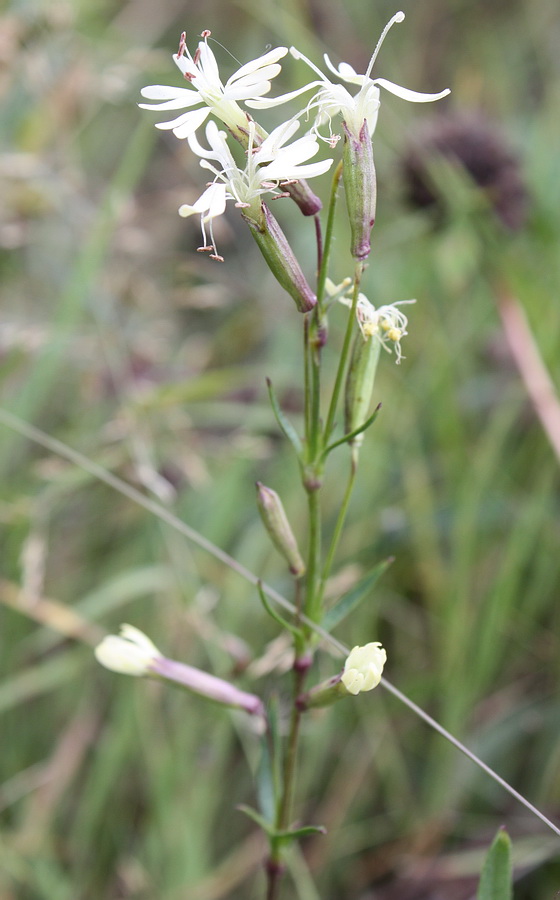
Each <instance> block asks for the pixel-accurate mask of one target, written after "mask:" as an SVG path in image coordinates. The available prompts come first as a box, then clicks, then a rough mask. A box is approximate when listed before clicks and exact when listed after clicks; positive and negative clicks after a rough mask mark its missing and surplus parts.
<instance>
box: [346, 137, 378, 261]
mask: <svg viewBox="0 0 560 900" xmlns="http://www.w3.org/2000/svg"><path fill="white" fill-rule="evenodd" d="M343 125H344V148H343V153H342V160H343V169H342V176H343V179H344V191H345V193H346V206H347V208H348V217H349V220H350V232H351V246H350V252H351V253H352V256H354V257H355V258H356V259H360V260H362V259H367V257H368V256H369V254H370V251H371V229H372V228H373V223H374V222H375V207H376V201H377V181H376V177H375V166H374V163H373V148H372V146H371V137H370V133H369V128H368V124H367V121H366V120H365V119H364V122H363V125H362V127H361V129H360V134H359V136H358V137H357V136H356V135H355V134H354V132H352V131H350V130H349V129H348V128H347V127H346V123H343Z"/></svg>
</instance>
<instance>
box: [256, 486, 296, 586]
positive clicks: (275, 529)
mask: <svg viewBox="0 0 560 900" xmlns="http://www.w3.org/2000/svg"><path fill="white" fill-rule="evenodd" d="M257 507H258V510H259V513H260V516H261V519H262V520H263V524H264V527H265V528H266V530H267V531H268V533H269V535H270V539H271V540H272V543H273V544H274V546H275V547H276V549H277V550H278V552H279V553H280V554H281V555H282V556H283V557H284V559H285V560H286V562H287V563H288V565H289V567H290V572H291V573H292V575H295V577H296V578H301V576H302V575H303V574H304V572H305V563H304V562H303V559H302V558H301V554H300V552H299V550H298V545H297V542H296V539H295V537H294V533H293V531H292V529H291V528H290V523H289V522H288V517H287V516H286V513H285V510H284V507H283V506H282V501H281V500H280V497H279V496H278V494H277V493H276V491H273V490H272V489H271V488H268V487H266V485H264V484H261V482H260V481H257Z"/></svg>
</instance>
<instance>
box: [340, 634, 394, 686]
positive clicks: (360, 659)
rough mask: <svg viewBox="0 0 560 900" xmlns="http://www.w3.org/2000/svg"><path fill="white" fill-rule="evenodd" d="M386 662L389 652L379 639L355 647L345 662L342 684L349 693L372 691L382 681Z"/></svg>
mask: <svg viewBox="0 0 560 900" xmlns="http://www.w3.org/2000/svg"><path fill="white" fill-rule="evenodd" d="M386 662H387V653H386V651H385V650H384V649H383V647H382V646H381V644H380V643H379V641H375V642H373V643H370V644H366V645H365V646H364V647H354V649H353V650H351V651H350V654H349V656H348V659H347V660H346V662H345V664H344V671H343V673H342V678H341V681H342V684H343V685H344V687H345V688H346V690H347V691H348V693H349V694H359V693H360V692H361V691H372V690H373V688H374V687H377V685H378V684H379V682H380V681H381V675H382V673H383V666H384V665H385V663H386Z"/></svg>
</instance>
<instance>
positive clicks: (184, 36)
mask: <svg viewBox="0 0 560 900" xmlns="http://www.w3.org/2000/svg"><path fill="white" fill-rule="evenodd" d="M186 49H187V32H186V31H183V32H182V34H181V40H180V41H179V49H178V50H177V56H178V57H181V56H182V55H183V53H184V52H185V50H186Z"/></svg>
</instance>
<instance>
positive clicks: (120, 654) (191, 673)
mask: <svg viewBox="0 0 560 900" xmlns="http://www.w3.org/2000/svg"><path fill="white" fill-rule="evenodd" d="M95 655H96V657H97V660H98V662H100V663H101V665H102V666H105V668H106V669H111V671H113V672H119V673H121V674H122V675H136V676H144V677H152V678H158V679H159V678H161V679H163V680H164V681H169V682H171V683H172V684H176V685H178V686H179V687H183V688H186V690H188V691H191V692H192V693H193V694H198V695H199V696H201V697H205V698H206V699H207V700H212V701H213V702H214V703H220V704H222V705H223V706H230V707H233V708H234V709H243V710H245V712H247V713H249V714H250V715H254V716H259V717H261V718H262V717H264V706H263V703H262V700H261V699H260V698H259V697H257V696H256V694H248V693H247V692H246V691H241V690H240V689H239V688H237V687H235V685H233V684H230V682H229V681H224V680H223V679H222V678H216V676H215V675H210V674H209V673H208V672H203V671H202V670H201V669H195V668H194V667H193V666H187V665H185V664H184V663H180V662H177V661H176V660H174V659H166V657H165V656H162V654H161V653H160V651H159V650H158V649H157V647H156V646H155V645H154V644H153V643H152V641H151V640H150V638H149V637H148V636H147V635H145V634H144V633H143V632H142V631H140V630H139V629H138V628H134V627H133V626H132V625H121V633H120V635H118V636H117V635H115V634H111V635H108V636H107V637H105V638H104V639H103V640H102V641H101V643H100V644H99V646H98V647H96V648H95Z"/></svg>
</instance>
